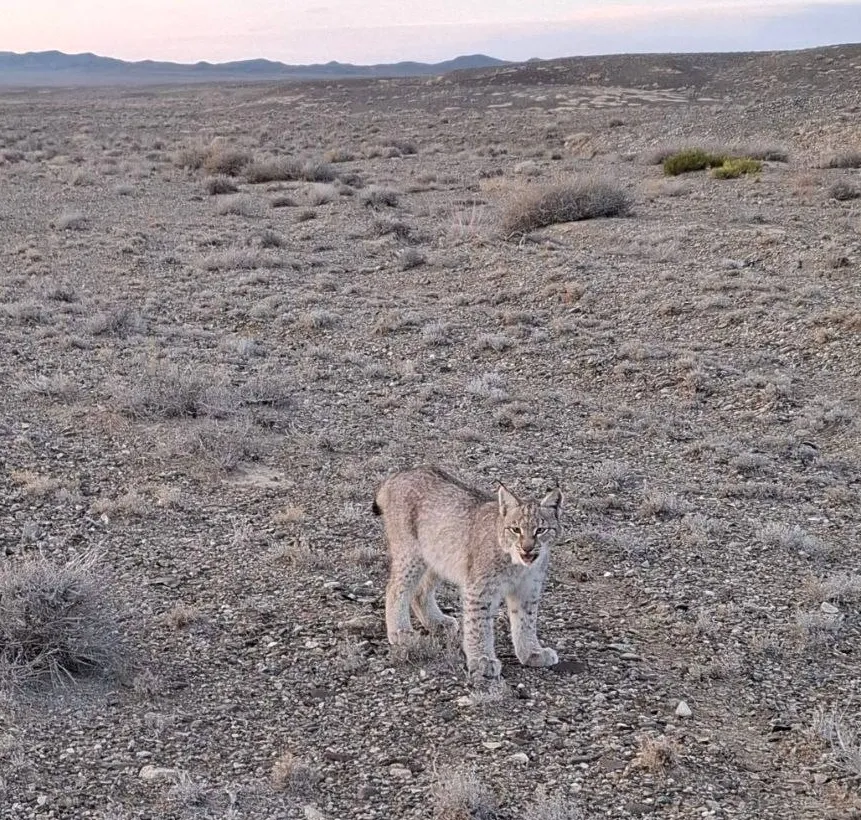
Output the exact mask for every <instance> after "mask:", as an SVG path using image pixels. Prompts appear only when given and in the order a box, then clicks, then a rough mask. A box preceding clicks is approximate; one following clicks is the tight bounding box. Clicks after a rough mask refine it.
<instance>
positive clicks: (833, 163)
mask: <svg viewBox="0 0 861 820" xmlns="http://www.w3.org/2000/svg"><path fill="white" fill-rule="evenodd" d="M823 167H824V168H861V151H841V152H840V153H838V154H832V155H831V156H830V157H827V158H826V159H825V162H824V163H823Z"/></svg>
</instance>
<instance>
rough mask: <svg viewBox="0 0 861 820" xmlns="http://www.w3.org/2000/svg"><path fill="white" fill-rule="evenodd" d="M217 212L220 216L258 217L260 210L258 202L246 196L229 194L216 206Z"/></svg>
mask: <svg viewBox="0 0 861 820" xmlns="http://www.w3.org/2000/svg"><path fill="white" fill-rule="evenodd" d="M215 212H216V213H217V214H219V215H220V216H226V215H228V214H233V215H234V216H257V215H258V214H259V213H260V208H259V206H258V204H257V201H256V200H254V199H253V198H252V197H250V196H246V195H245V194H229V195H228V196H225V197H221V198H220V199H219V200H218V201H217V202H216V205H215Z"/></svg>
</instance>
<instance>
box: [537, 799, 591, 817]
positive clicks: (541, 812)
mask: <svg viewBox="0 0 861 820" xmlns="http://www.w3.org/2000/svg"><path fill="white" fill-rule="evenodd" d="M582 818H583V813H582V812H581V811H580V809H579V808H578V807H577V805H576V804H575V803H573V802H572V801H571V800H566V799H565V798H564V797H560V796H558V795H554V796H552V797H546V796H542V797H539V798H538V799H537V800H536V801H535V802H534V803H532V804H531V805H529V806H527V808H526V811H525V812H524V814H523V820H582Z"/></svg>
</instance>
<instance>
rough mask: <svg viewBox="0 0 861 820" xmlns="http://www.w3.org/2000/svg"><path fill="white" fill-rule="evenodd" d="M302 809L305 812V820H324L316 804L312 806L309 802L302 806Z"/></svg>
mask: <svg viewBox="0 0 861 820" xmlns="http://www.w3.org/2000/svg"><path fill="white" fill-rule="evenodd" d="M302 811H304V812H305V820H326V818H325V817H324V816H323V812H321V811H320V809H318V808H317V807H316V806H312V805H311V804H310V803H309V804H308V805H307V806H303V807H302Z"/></svg>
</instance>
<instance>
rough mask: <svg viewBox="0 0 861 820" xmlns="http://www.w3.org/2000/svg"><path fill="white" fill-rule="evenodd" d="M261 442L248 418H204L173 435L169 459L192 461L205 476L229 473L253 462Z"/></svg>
mask: <svg viewBox="0 0 861 820" xmlns="http://www.w3.org/2000/svg"><path fill="white" fill-rule="evenodd" d="M262 451H263V441H262V440H261V437H260V436H259V435H258V433H257V430H256V429H255V427H254V424H253V423H252V422H251V420H250V419H248V418H242V417H239V418H231V419H227V420H219V419H216V418H204V419H199V420H197V421H195V422H192V423H191V424H190V425H189V427H186V428H182V429H180V430H178V431H177V432H176V435H175V436H174V439H173V441H172V442H171V445H170V447H169V456H170V457H171V458H185V459H192V460H193V461H195V462H197V463H198V464H200V465H202V466H203V467H204V468H205V472H206V473H207V474H209V473H211V472H215V473H217V474H228V473H232V472H234V471H235V470H236V469H237V468H238V467H239V466H240V465H242V464H243V463H246V462H249V461H256V460H258V459H259V458H260V455H261V453H262Z"/></svg>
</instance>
